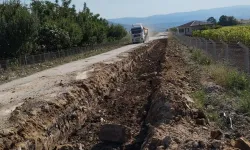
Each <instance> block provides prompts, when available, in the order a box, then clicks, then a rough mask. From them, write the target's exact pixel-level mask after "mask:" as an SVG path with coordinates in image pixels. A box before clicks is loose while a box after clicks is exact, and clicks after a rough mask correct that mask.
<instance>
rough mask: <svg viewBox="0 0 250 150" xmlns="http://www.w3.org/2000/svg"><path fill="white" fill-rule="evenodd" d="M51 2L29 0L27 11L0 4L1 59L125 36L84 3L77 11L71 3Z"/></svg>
mask: <svg viewBox="0 0 250 150" xmlns="http://www.w3.org/2000/svg"><path fill="white" fill-rule="evenodd" d="M53 1H54V2H52V1H40V0H32V1H31V4H30V7H29V8H28V7H27V6H25V5H22V4H21V3H20V2H19V0H12V1H10V2H7V3H3V4H0V57H1V58H7V57H18V56H19V55H22V54H31V53H41V52H44V51H54V50H58V49H61V48H68V47H71V46H82V45H85V44H96V43H104V42H106V41H108V40H109V39H110V41H113V40H120V39H122V38H123V37H124V36H125V35H126V34H127V32H126V30H125V29H124V28H123V27H122V26H120V25H112V26H110V25H109V23H108V21H107V20H105V19H103V18H101V17H100V15H99V14H93V13H92V12H91V11H90V9H89V8H88V7H87V4H86V3H84V7H83V10H81V11H76V9H75V5H72V6H71V0H61V3H60V2H59V0H53ZM44 48H45V49H44Z"/></svg>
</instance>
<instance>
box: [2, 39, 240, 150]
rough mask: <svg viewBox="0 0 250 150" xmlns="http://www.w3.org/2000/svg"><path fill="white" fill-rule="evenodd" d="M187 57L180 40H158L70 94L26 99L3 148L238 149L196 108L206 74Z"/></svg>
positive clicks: (102, 68)
mask: <svg viewBox="0 0 250 150" xmlns="http://www.w3.org/2000/svg"><path fill="white" fill-rule="evenodd" d="M185 52H187V50H186V49H185V47H183V46H181V45H180V44H178V43H177V42H176V41H174V40H168V39H166V38H163V39H160V40H155V41H152V42H150V43H148V44H147V45H144V46H141V47H139V48H137V49H135V50H133V51H130V52H129V53H127V54H126V55H123V56H122V58H121V57H120V59H119V60H117V61H115V62H114V61H113V62H112V61H111V62H107V61H106V62H104V63H99V64H96V65H94V66H93V69H92V70H91V72H89V73H83V74H80V75H78V80H72V81H70V82H67V83H59V84H58V87H60V88H63V89H65V92H62V93H59V94H58V95H57V96H55V97H54V98H50V101H48V100H44V99H38V98H36V99H35V100H32V98H31V99H30V100H26V101H24V103H23V104H22V105H21V106H19V107H17V108H16V109H15V110H14V111H13V112H12V113H11V117H10V119H9V121H10V124H11V126H9V127H8V128H5V129H4V130H3V131H2V132H0V149H23V150H49V149H55V150H67V149H70V150H139V149H142V150H165V149H170V150H179V149H180V150H183V149H187V150H193V149H195V150H201V149H211V150H213V149H225V150H230V149H232V150H233V149H236V148H234V147H233V146H232V145H231V143H230V139H228V138H226V137H225V136H224V134H223V132H222V131H221V130H219V128H218V127H217V126H216V124H215V123H213V122H210V121H209V119H208V118H207V116H206V114H205V113H204V112H203V111H202V110H198V109H196V108H195V102H194V101H193V99H192V98H190V97H191V96H190V95H191V93H192V92H194V91H196V90H197V89H198V88H199V86H200V78H201V77H200V70H199V68H198V67H197V66H196V65H195V64H193V63H192V62H191V61H190V60H189V58H188V55H187V54H186V53H185ZM86 76H88V78H85V77H86ZM55 93H56V92H55ZM105 124H106V125H107V124H113V125H121V126H123V127H124V128H125V129H126V133H125V132H124V133H118V132H117V135H116V136H111V135H112V134H109V133H106V134H104V135H102V134H103V133H102V132H100V130H101V127H102V126H103V125H105ZM99 136H102V139H101V138H99ZM110 136H111V137H110ZM119 136H120V137H122V139H123V137H126V138H124V139H126V140H122V142H121V141H119V139H120V138H118V137H119ZM110 138H111V139H112V140H113V141H118V143H114V142H111V140H110Z"/></svg>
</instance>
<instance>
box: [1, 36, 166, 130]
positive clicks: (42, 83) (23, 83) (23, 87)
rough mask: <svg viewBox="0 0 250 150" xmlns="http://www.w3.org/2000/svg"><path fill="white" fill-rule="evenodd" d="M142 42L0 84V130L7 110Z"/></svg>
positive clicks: (48, 94)
mask: <svg viewBox="0 0 250 150" xmlns="http://www.w3.org/2000/svg"><path fill="white" fill-rule="evenodd" d="M162 34H163V35H166V34H165V33H161V34H158V35H156V36H155V37H150V40H155V39H157V38H161V35H162ZM142 45H143V44H133V45H127V46H124V47H121V48H118V49H115V50H112V51H109V52H107V53H103V54H100V55H97V56H93V57H89V58H86V59H82V60H78V61H75V62H71V63H68V64H64V65H61V66H58V67H55V68H51V69H48V70H45V71H42V72H38V73H35V74H33V75H31V76H28V77H25V78H21V79H17V80H14V81H11V82H9V83H6V84H2V85H0V130H1V129H3V128H5V126H6V125H5V122H6V120H7V119H8V118H9V116H10V113H11V112H12V111H13V110H15V108H16V107H17V106H20V105H22V104H23V102H24V101H30V100H33V101H35V100H36V101H39V100H50V99H51V98H53V97H56V96H57V95H58V94H60V93H61V92H65V91H67V90H68V89H67V87H61V86H59V85H60V84H66V83H69V82H71V81H74V80H79V79H84V78H87V74H86V73H87V70H89V71H93V70H91V67H93V66H92V65H93V64H96V63H101V62H106V63H108V62H113V61H117V60H118V59H119V58H118V57H117V56H118V55H120V54H122V53H124V52H126V51H131V50H132V49H134V48H136V47H139V46H142ZM125 55H126V54H125Z"/></svg>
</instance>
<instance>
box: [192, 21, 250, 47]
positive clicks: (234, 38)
mask: <svg viewBox="0 0 250 150" xmlns="http://www.w3.org/2000/svg"><path fill="white" fill-rule="evenodd" d="M193 36H196V37H204V38H206V39H212V40H215V41H216V40H223V41H225V42H227V43H236V42H242V43H243V44H245V45H246V46H250V26H247V25H246V26H230V27H222V28H219V29H208V30H202V31H194V32H193Z"/></svg>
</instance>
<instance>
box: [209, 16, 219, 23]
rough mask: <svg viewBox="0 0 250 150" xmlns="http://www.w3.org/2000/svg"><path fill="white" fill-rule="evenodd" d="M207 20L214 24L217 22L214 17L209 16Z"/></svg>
mask: <svg viewBox="0 0 250 150" xmlns="http://www.w3.org/2000/svg"><path fill="white" fill-rule="evenodd" d="M207 22H211V23H213V24H216V23H217V20H216V19H215V18H214V17H209V18H208V19H207Z"/></svg>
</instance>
